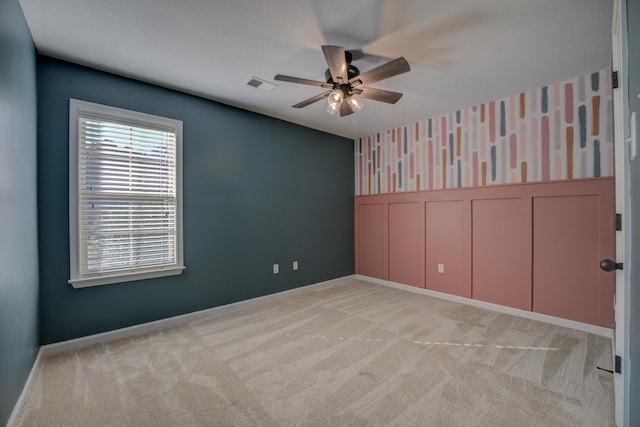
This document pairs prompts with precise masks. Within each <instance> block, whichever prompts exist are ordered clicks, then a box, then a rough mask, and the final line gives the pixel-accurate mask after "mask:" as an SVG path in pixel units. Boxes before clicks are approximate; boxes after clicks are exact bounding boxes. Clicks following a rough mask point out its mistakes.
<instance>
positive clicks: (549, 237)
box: [355, 118, 615, 327]
mask: <svg viewBox="0 0 640 427" xmlns="http://www.w3.org/2000/svg"><path fill="white" fill-rule="evenodd" d="M574 120H575V118H574ZM613 194H614V180H613V178H596V179H580V180H574V181H552V182H544V183H527V184H518V185H501V186H490V187H480V188H461V189H453V190H438V191H414V192H403V193H395V194H382V195H367V196H356V197H355V218H356V272H357V273H358V274H362V275H365V276H371V277H377V278H382V279H387V280H391V281H394V282H399V283H404V284H412V285H416V284H417V285H418V286H422V287H424V286H425V284H426V287H427V288H429V289H434V290H437V291H440V292H445V293H451V294H456V295H462V296H465V297H473V298H476V299H479V300H483V301H489V302H492V303H497V304H502V305H506V306H511V307H516V308H520V309H525V310H533V311H536V312H540V313H545V314H552V315H554V316H558V317H561V318H565V319H571V320H579V321H582V322H585V323H591V324H596V325H599V326H605V327H611V326H612V325H613V290H614V275H613V274H611V273H605V272H602V271H599V270H598V269H597V266H598V263H599V261H600V259H603V258H612V259H614V258H615V250H614V246H615V244H614V243H615V242H614V231H613V227H612V224H613V214H614V210H613V208H614V203H613ZM416 206H417V208H416ZM459 210H461V212H462V213H461V214H460V213H459ZM460 216H462V218H460ZM416 218H418V219H416ZM416 222H417V225H416ZM460 223H462V224H461V225H459V224H460ZM461 235H462V239H461V238H460V236H461ZM594 235H595V236H596V237H594ZM460 239H461V240H462V243H460ZM416 245H417V249H415V251H413V250H412V249H411V248H415V247H416ZM460 246H462V252H463V254H462V255H461V256H460V255H458V253H459V249H458V248H460ZM416 253H417V254H418V260H417V261H416V259H415V257H414V255H415V254H416ZM439 257H442V258H439ZM559 257H560V258H561V259H562V261H556V262H554V261H553V260H554V259H558V258H559ZM438 259H442V260H444V262H443V263H444V264H445V273H444V274H442V273H434V272H437V263H438V262H442V261H438ZM416 265H417V266H418V272H417V273H416V269H415V268H416ZM534 265H535V268H534ZM390 270H392V274H389V271H390ZM425 270H426V272H425ZM425 274H426V276H425ZM450 274H451V275H450ZM434 275H435V276H434ZM390 276H391V277H390ZM454 276H455V277H454ZM434 277H435V279H434ZM532 277H533V281H532ZM416 278H417V279H416ZM443 279H446V280H443ZM585 283H586V285H585ZM583 294H588V295H583ZM563 299H564V301H565V302H567V301H570V302H569V303H566V304H560V303H561V302H562V301H561V300H563ZM594 301H596V302H595V303H594ZM591 311H596V312H597V313H598V316H597V317H595V318H594V317H588V318H587V317H585V315H584V314H585V313H586V312H591ZM576 313H577V314H576ZM580 316H582V317H580Z"/></svg>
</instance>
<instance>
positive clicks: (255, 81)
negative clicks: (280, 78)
mask: <svg viewBox="0 0 640 427" xmlns="http://www.w3.org/2000/svg"><path fill="white" fill-rule="evenodd" d="M246 84H247V85H249V86H252V87H255V88H258V89H260V90H264V91H265V92H271V91H272V90H273V89H275V88H276V87H277V86H276V85H274V84H273V83H269V82H268V81H266V80H262V79H259V78H257V77H253V76H252V77H251V78H250V79H249V80H248V81H247V82H246Z"/></svg>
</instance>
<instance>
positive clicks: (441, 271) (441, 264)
mask: <svg viewBox="0 0 640 427" xmlns="http://www.w3.org/2000/svg"><path fill="white" fill-rule="evenodd" d="M438 273H444V264H443V263H441V262H439V263H438Z"/></svg>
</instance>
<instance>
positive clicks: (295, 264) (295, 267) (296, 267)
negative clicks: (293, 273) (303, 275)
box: [293, 261, 298, 270]
mask: <svg viewBox="0 0 640 427" xmlns="http://www.w3.org/2000/svg"><path fill="white" fill-rule="evenodd" d="M293 269H294V270H297V269H298V261H293Z"/></svg>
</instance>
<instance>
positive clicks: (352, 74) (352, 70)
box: [324, 64, 360, 84]
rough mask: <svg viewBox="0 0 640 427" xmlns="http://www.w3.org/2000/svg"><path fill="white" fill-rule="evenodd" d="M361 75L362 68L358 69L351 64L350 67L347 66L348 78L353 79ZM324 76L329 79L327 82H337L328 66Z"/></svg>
mask: <svg viewBox="0 0 640 427" xmlns="http://www.w3.org/2000/svg"><path fill="white" fill-rule="evenodd" d="M359 75H360V70H358V68H357V67H356V66H354V65H351V64H349V67H348V68H347V78H348V79H349V80H351V79H352V78H354V77H355V76H359ZM324 77H325V78H326V79H327V83H330V84H335V83H336V82H334V81H333V79H332V78H331V70H329V69H328V68H327V71H325V72H324Z"/></svg>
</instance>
